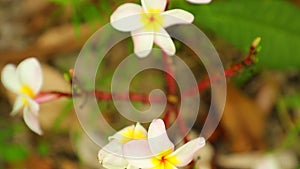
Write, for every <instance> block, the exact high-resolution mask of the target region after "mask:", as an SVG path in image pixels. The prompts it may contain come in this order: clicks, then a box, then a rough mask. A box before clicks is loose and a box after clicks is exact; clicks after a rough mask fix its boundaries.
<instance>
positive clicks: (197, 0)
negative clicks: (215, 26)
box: [186, 0, 211, 4]
mask: <svg viewBox="0 0 300 169" xmlns="http://www.w3.org/2000/svg"><path fill="white" fill-rule="evenodd" d="M186 1H188V2H190V3H193V4H208V3H210V2H211V0H186Z"/></svg>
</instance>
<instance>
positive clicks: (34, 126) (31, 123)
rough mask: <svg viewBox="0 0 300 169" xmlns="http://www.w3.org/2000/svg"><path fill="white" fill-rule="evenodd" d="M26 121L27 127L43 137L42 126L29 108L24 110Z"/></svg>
mask: <svg viewBox="0 0 300 169" xmlns="http://www.w3.org/2000/svg"><path fill="white" fill-rule="evenodd" d="M23 117H24V121H25V123H26V124H27V126H28V127H29V128H30V129H31V130H32V131H34V132H35V133H37V134H39V135H42V133H43V132H42V130H41V128H40V124H39V122H38V119H37V116H36V115H34V113H32V112H31V111H30V109H29V107H28V106H26V107H25V108H24V112H23Z"/></svg>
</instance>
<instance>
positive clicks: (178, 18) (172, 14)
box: [161, 9, 194, 28]
mask: <svg viewBox="0 0 300 169" xmlns="http://www.w3.org/2000/svg"><path fill="white" fill-rule="evenodd" d="M161 16H162V17H163V18H164V20H163V27H164V28H166V27H169V26H172V25H176V24H189V23H192V22H193V21H194V15H193V14H191V13H189V12H187V11H185V10H182V9H172V10H169V11H166V12H163V13H162V14H161Z"/></svg>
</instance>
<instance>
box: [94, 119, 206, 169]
mask: <svg viewBox="0 0 300 169" xmlns="http://www.w3.org/2000/svg"><path fill="white" fill-rule="evenodd" d="M204 145H205V139H204V138H202V137H199V138H196V139H193V140H191V141H189V142H187V143H186V144H184V145H183V146H181V147H179V148H178V149H176V150H174V144H173V143H172V142H171V141H170V139H169V137H168V135H167V132H166V128H165V124H164V122H163V121H162V120H161V119H155V120H153V121H152V122H151V124H150V126H149V129H148V133H147V131H146V130H145V129H144V128H143V127H142V126H141V125H140V124H139V123H137V124H136V125H135V126H129V127H126V128H124V129H122V130H121V131H119V132H117V133H116V134H115V135H113V136H111V137H109V143H108V144H107V145H106V146H104V147H103V148H102V149H101V150H100V151H99V154H98V159H99V162H100V164H101V165H102V166H103V167H105V168H109V169H110V168H118V169H124V168H127V169H128V168H130V169H133V168H157V169H161V168H164V169H176V168H177V167H183V166H186V165H188V164H189V163H190V162H191V161H192V159H193V156H194V154H195V153H196V152H197V151H198V150H199V149H200V148H201V147H203V146H204Z"/></svg>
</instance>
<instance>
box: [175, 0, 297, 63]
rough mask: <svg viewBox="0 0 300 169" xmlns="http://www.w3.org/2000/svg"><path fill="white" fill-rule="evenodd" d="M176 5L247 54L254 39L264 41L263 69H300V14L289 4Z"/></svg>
mask: <svg viewBox="0 0 300 169" xmlns="http://www.w3.org/2000/svg"><path fill="white" fill-rule="evenodd" d="M173 3H174V5H176V6H177V7H176V8H179V7H180V6H181V7H182V8H185V9H186V10H188V11H190V12H192V13H193V14H194V15H195V23H196V25H197V26H198V27H199V28H200V29H204V30H208V31H210V32H212V33H215V34H217V35H219V36H220V37H222V38H224V39H226V40H227V41H228V42H230V43H232V44H233V45H235V46H236V47H238V48H239V49H240V50H242V51H244V52H246V51H247V50H248V48H249V46H250V44H251V42H252V40H254V38H255V37H258V36H260V37H262V43H261V45H262V46H263V48H262V51H261V53H260V54H259V63H258V64H259V66H260V67H268V68H291V67H294V68H298V67H299V66H300V57H299V56H300V47H299V45H300V10H299V8H297V7H296V6H295V5H293V4H291V3H289V2H287V1H279V0H273V1H271V0H251V1H240V0H227V1H226V0H223V1H213V2H212V3H211V4H208V5H187V3H186V2H182V0H177V1H176V2H173ZM179 5H180V6H179ZM173 8H175V6H173Z"/></svg>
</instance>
